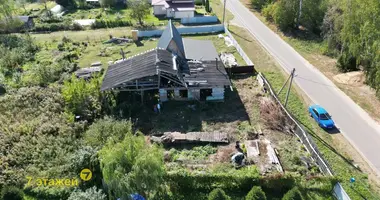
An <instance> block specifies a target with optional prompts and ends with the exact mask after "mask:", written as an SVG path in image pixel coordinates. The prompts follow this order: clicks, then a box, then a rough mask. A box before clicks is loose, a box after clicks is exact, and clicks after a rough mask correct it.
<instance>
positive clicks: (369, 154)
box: [222, 0, 380, 176]
mask: <svg viewBox="0 0 380 200" xmlns="http://www.w3.org/2000/svg"><path fill="white" fill-rule="evenodd" d="M222 1H223V0H222ZM226 7H227V8H228V9H229V10H230V11H231V12H232V13H233V14H234V16H235V19H234V20H237V21H238V22H239V23H240V24H241V25H243V26H244V27H245V28H246V29H247V30H248V31H249V32H250V33H251V34H252V35H253V36H254V37H255V38H256V39H257V40H258V41H259V42H260V43H261V45H263V46H264V48H265V49H266V50H267V51H268V52H269V53H270V54H271V55H272V56H273V57H274V58H275V59H276V60H277V61H278V62H279V63H280V65H281V67H282V68H283V69H284V70H285V71H286V72H287V73H288V74H290V72H291V70H292V68H295V69H296V77H295V79H294V81H295V82H296V84H297V85H298V86H299V87H300V88H301V89H302V90H303V91H304V92H305V93H306V94H307V95H308V96H309V98H310V99H311V100H312V101H313V102H314V103H315V104H319V105H321V106H323V107H324V108H326V109H327V111H328V112H329V113H330V114H331V115H332V117H333V119H334V121H335V122H336V125H337V127H338V128H339V130H340V131H341V133H342V134H343V135H344V137H345V138H346V139H347V140H348V141H349V142H350V143H351V144H352V145H353V146H354V147H355V148H356V149H357V150H358V151H359V152H360V154H361V155H362V156H363V157H364V159H365V160H366V161H367V162H368V164H369V165H370V166H371V167H372V168H373V169H374V171H376V173H377V175H378V176H380V154H379V152H380V125H379V124H377V123H376V122H375V121H374V120H373V119H372V118H371V117H370V116H369V115H368V114H367V113H366V112H365V111H364V110H363V109H362V108H360V107H359V106H358V105H357V104H356V103H355V102H354V101H352V100H351V99H350V98H349V97H348V96H347V95H346V94H345V93H343V92H342V91H341V90H340V89H339V88H338V87H337V86H335V84H334V83H333V82H332V81H330V80H329V79H328V78H327V77H325V76H324V75H323V74H322V73H321V72H320V71H319V70H318V69H316V68H315V67H314V66H313V65H311V64H310V63H309V62H308V61H307V60H306V59H304V58H303V57H302V56H301V55H300V54H298V53H297V52H296V51H295V50H294V49H293V48H292V47H291V46H290V45H289V44H287V43H286V42H285V41H283V40H282V39H281V38H280V37H279V36H278V35H277V34H276V33H274V32H273V31H272V30H270V29H269V28H268V27H267V26H266V25H265V24H263V23H262V22H261V21H260V20H259V19H258V18H257V17H256V16H255V15H254V14H253V13H251V12H250V11H249V10H248V9H247V8H246V7H245V6H244V5H243V4H242V3H241V2H240V1H239V0H227V5H226ZM253 62H254V61H253Z"/></svg>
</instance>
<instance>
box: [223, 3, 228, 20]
mask: <svg viewBox="0 0 380 200" xmlns="http://www.w3.org/2000/svg"><path fill="white" fill-rule="evenodd" d="M226 3H227V0H224V8H223V26H224V18H225V17H226Z"/></svg>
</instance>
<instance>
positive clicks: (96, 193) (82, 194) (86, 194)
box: [67, 187, 107, 200]
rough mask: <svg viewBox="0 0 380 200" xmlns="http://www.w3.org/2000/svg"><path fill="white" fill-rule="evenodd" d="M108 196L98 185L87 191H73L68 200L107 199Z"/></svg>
mask: <svg viewBox="0 0 380 200" xmlns="http://www.w3.org/2000/svg"><path fill="white" fill-rule="evenodd" d="M106 199H107V196H106V195H105V194H103V192H102V190H98V189H97V188H96V187H92V188H89V189H87V190H86V191H80V190H76V191H73V192H72V193H71V194H70V196H69V198H68V199H67V200H106Z"/></svg>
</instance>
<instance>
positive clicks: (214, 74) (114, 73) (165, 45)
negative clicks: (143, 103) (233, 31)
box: [101, 21, 231, 101]
mask: <svg viewBox="0 0 380 200" xmlns="http://www.w3.org/2000/svg"><path fill="white" fill-rule="evenodd" d="M230 86H231V82H230V80H229V77H228V75H227V73H226V70H225V68H224V65H223V63H222V61H221V60H220V59H219V56H218V53H217V52H216V49H215V47H214V45H213V44H212V42H211V41H203V40H193V39H182V37H181V35H180V34H179V32H178V30H177V29H176V28H175V27H174V25H173V24H172V23H171V21H170V22H169V24H168V26H167V28H166V29H165V31H164V32H163V34H162V36H161V38H160V39H159V41H158V45H157V48H155V49H152V50H150V51H147V52H145V53H142V54H139V55H136V56H133V57H131V58H128V59H125V60H121V61H118V62H117V63H116V64H114V65H111V66H109V67H108V69H107V72H106V74H105V76H104V79H103V83H102V86H101V90H102V91H105V90H119V91H141V92H142V94H143V91H145V90H157V91H158V92H159V96H160V100H161V101H167V100H168V99H174V100H192V99H194V100H223V99H224V88H225V87H230Z"/></svg>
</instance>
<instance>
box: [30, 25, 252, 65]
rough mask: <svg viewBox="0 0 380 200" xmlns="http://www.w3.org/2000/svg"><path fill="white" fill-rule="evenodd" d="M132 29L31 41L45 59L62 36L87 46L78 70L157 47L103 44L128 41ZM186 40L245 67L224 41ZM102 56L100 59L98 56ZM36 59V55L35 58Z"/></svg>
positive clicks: (213, 38)
mask: <svg viewBox="0 0 380 200" xmlns="http://www.w3.org/2000/svg"><path fill="white" fill-rule="evenodd" d="M130 31H131V28H129V27H125V28H114V29H97V30H86V31H64V32H53V33H50V34H34V35H33V37H34V38H35V39H36V41H37V42H38V43H39V44H40V45H42V46H46V47H49V48H47V49H44V50H43V51H41V52H39V54H40V55H43V56H44V57H46V56H49V55H51V54H54V50H56V47H57V45H58V43H59V42H60V41H61V40H62V38H63V37H64V36H65V37H67V38H70V39H71V40H72V41H73V42H87V43H88V46H87V48H86V49H85V50H84V51H82V52H81V56H80V58H79V60H78V65H79V67H89V66H90V64H91V63H93V62H98V61H101V62H102V63H103V64H106V63H108V61H115V60H117V59H121V54H120V49H123V51H124V53H125V55H126V57H130V56H133V55H136V54H139V53H141V52H144V51H147V50H151V49H153V48H155V47H156V46H157V42H158V38H155V39H154V40H148V39H146V40H141V41H140V42H139V43H123V44H104V43H103V42H105V41H107V40H108V39H109V38H110V36H114V37H124V36H126V37H130V34H131V32H130ZM186 37H187V38H192V39H198V40H211V41H212V42H213V44H214V46H215V48H216V49H217V51H218V53H221V52H228V53H232V54H233V55H234V56H235V58H236V60H237V62H238V64H239V65H245V62H244V60H243V59H242V58H241V56H240V55H239V54H238V53H237V51H236V49H235V48H234V47H227V46H226V45H225V44H224V40H223V39H219V38H218V37H217V35H215V34H214V35H201V36H186ZM101 53H103V54H102V55H103V56H99V55H100V54H101ZM37 56H38V55H37Z"/></svg>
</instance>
